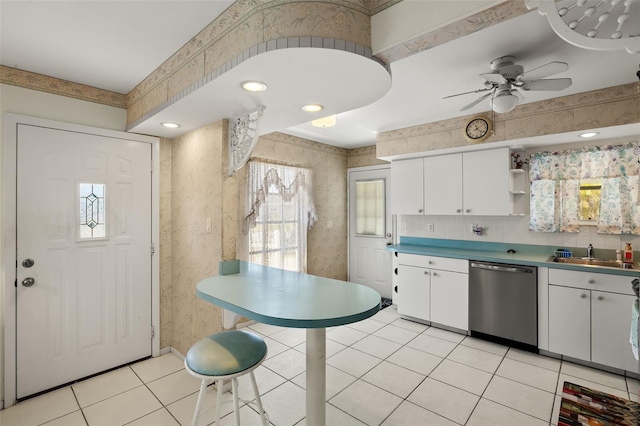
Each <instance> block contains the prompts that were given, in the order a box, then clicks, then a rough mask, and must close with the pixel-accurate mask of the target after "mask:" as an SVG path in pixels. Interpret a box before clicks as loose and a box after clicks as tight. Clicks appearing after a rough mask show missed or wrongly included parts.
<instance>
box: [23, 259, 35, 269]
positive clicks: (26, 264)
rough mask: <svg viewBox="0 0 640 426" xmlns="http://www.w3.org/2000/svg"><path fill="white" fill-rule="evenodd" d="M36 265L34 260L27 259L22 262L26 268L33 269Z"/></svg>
mask: <svg viewBox="0 0 640 426" xmlns="http://www.w3.org/2000/svg"><path fill="white" fill-rule="evenodd" d="M34 263H35V262H34V261H33V259H25V260H23V261H22V266H24V267H25V268H31V267H32V266H33V264H34Z"/></svg>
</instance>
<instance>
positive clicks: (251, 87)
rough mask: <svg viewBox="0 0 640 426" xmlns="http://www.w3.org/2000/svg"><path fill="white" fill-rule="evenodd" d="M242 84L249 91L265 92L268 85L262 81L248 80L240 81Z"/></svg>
mask: <svg viewBox="0 0 640 426" xmlns="http://www.w3.org/2000/svg"><path fill="white" fill-rule="evenodd" d="M240 86H241V87H242V88H243V89H244V90H246V91H248V92H264V91H265V90H267V85H266V84H264V83H263V82H261V81H256V80H247V81H243V82H242V83H240Z"/></svg>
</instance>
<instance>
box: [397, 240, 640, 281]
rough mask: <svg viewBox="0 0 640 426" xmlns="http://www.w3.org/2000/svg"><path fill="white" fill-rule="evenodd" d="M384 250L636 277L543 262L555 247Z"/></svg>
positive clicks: (425, 243) (441, 245) (458, 245)
mask: <svg viewBox="0 0 640 426" xmlns="http://www.w3.org/2000/svg"><path fill="white" fill-rule="evenodd" d="M387 248H388V250H391V251H394V252H398V253H407V254H419V255H429V256H438V257H449V258H453V259H465V260H478V261H483V262H497V263H510V264H514V265H526V266H537V267H546V268H557V269H569V270H573V271H586V272H600V273H604V274H612V275H624V276H629V277H634V278H637V277H640V271H638V270H631V269H622V268H611V267H604V266H590V265H576V264H566V263H555V262H547V259H548V258H549V256H551V255H552V254H553V252H554V250H556V249H557V248H559V247H549V246H537V245H527V244H509V243H491V242H479V241H464V240H441V239H433V238H415V237H400V244H395V245H391V246H388V247H387ZM569 249H570V248H569ZM507 250H515V253H507Z"/></svg>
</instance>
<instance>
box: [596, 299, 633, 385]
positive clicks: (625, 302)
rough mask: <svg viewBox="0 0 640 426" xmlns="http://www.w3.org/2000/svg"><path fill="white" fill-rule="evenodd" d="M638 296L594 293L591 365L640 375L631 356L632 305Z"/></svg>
mask: <svg viewBox="0 0 640 426" xmlns="http://www.w3.org/2000/svg"><path fill="white" fill-rule="evenodd" d="M635 299H636V298H635V296H629V295H626V294H616V293H606V292H601V291H592V292H591V361H593V362H597V363H599V364H604V365H610V366H613V367H617V368H622V369H624V370H627V371H634V372H636V373H638V372H639V371H638V361H636V359H635V358H634V356H633V353H632V352H631V346H630V345H629V333H630V329H631V304H632V303H633V301H634V300H635Z"/></svg>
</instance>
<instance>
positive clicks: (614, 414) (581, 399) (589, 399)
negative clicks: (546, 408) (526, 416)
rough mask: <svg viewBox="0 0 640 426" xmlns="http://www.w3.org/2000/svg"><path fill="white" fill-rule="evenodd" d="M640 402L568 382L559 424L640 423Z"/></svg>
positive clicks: (611, 425)
mask: <svg viewBox="0 0 640 426" xmlns="http://www.w3.org/2000/svg"><path fill="white" fill-rule="evenodd" d="M639 424H640V404H638V403H637V402H633V401H629V400H627V399H623V398H620V397H617V396H615V395H611V394H608V393H604V392H600V391H596V390H593V389H589V388H585V387H583V386H578V385H574V384H573V383H570V382H564V387H563V389H562V403H561V406H560V415H559V416H558V426H585V425H594V426H596V425H597V426H614V425H616V426H627V425H628V426H638V425H639Z"/></svg>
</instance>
